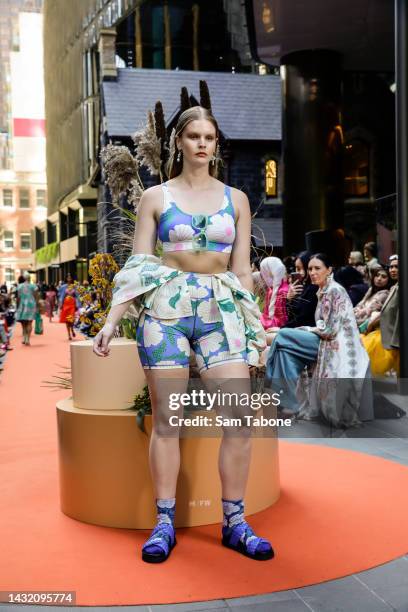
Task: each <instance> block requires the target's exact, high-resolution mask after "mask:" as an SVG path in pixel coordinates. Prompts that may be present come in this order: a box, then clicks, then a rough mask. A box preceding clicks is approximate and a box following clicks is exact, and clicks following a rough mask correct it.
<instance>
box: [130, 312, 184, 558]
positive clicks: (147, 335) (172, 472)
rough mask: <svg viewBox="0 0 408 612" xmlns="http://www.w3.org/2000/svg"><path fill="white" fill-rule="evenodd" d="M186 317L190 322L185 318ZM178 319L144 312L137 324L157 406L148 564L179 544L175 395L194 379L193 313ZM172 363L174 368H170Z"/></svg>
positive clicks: (151, 449) (151, 452) (145, 550)
mask: <svg viewBox="0 0 408 612" xmlns="http://www.w3.org/2000/svg"><path fill="white" fill-rule="evenodd" d="M186 320H187V322H186ZM181 321H182V328H179V327H178V326H177V322H178V320H177V321H174V325H172V322H171V321H165V322H164V323H162V322H161V320H160V319H157V318H153V317H150V316H149V315H146V314H145V313H143V314H142V316H141V318H140V320H139V322H138V328H137V336H136V339H137V344H138V350H139V356H140V361H141V363H142V366H143V367H144V368H145V373H146V379H147V383H148V387H149V395H150V401H151V407H152V434H151V438H150V447H149V463H150V471H151V475H152V480H153V486H154V490H155V494H156V506H157V524H156V526H155V528H154V529H153V532H152V534H151V536H150V537H149V539H148V540H147V542H146V543H145V544H144V546H143V549H142V559H143V560H144V561H146V562H148V563H161V562H162V561H165V560H166V559H167V558H168V556H169V554H170V552H171V550H172V548H173V547H174V546H175V544H176V538H175V530H174V514H175V503H176V499H175V496H176V486H177V477H178V473H179V469H180V450H179V429H178V427H172V426H171V425H170V420H169V419H170V417H171V416H173V415H175V416H182V414H180V415H177V413H176V412H174V411H170V399H171V397H170V394H172V393H177V394H182V393H185V391H186V389H187V385H188V378H189V355H190V344H189V341H188V339H187V337H186V329H188V317H186V318H184V319H181ZM171 365H172V366H173V367H171Z"/></svg>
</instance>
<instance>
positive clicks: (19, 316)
mask: <svg viewBox="0 0 408 612" xmlns="http://www.w3.org/2000/svg"><path fill="white" fill-rule="evenodd" d="M38 299H39V294H38V290H37V287H36V285H34V284H33V283H31V282H30V275H29V273H28V272H25V273H24V274H23V276H20V278H19V285H18V288H17V311H16V321H20V323H21V326H22V328H23V340H22V342H23V344H25V345H29V344H30V336H31V332H32V329H33V320H34V318H35V315H36V313H37V311H38Z"/></svg>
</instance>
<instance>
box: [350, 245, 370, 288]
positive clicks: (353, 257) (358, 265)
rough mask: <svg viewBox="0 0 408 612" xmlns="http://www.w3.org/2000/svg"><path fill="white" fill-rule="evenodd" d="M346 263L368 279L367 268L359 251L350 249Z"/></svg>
mask: <svg viewBox="0 0 408 612" xmlns="http://www.w3.org/2000/svg"><path fill="white" fill-rule="evenodd" d="M348 264H349V266H353V268H355V269H356V270H358V271H359V272H360V274H361V276H362V277H363V278H364V280H365V281H368V270H367V266H366V265H365V263H364V255H363V254H362V253H361V251H351V252H350V255H349V258H348Z"/></svg>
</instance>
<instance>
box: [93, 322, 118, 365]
mask: <svg viewBox="0 0 408 612" xmlns="http://www.w3.org/2000/svg"><path fill="white" fill-rule="evenodd" d="M114 333H115V326H114V325H112V324H111V323H105V325H104V326H103V327H102V329H101V330H100V332H98V333H97V334H96V336H95V338H94V341H93V352H94V353H95V355H98V357H107V356H108V355H109V352H110V351H109V343H110V341H111V340H112V338H113V335H114Z"/></svg>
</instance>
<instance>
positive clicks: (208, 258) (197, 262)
mask: <svg viewBox="0 0 408 612" xmlns="http://www.w3.org/2000/svg"><path fill="white" fill-rule="evenodd" d="M229 258H230V254H229V253H217V252H214V251H199V252H196V251H182V252H177V253H175V252H172V253H164V254H163V256H162V261H163V264H164V265H165V266H169V267H170V268H176V270H182V271H183V272H197V274H219V273H221V272H226V271H227V267H228V261H229Z"/></svg>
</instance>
